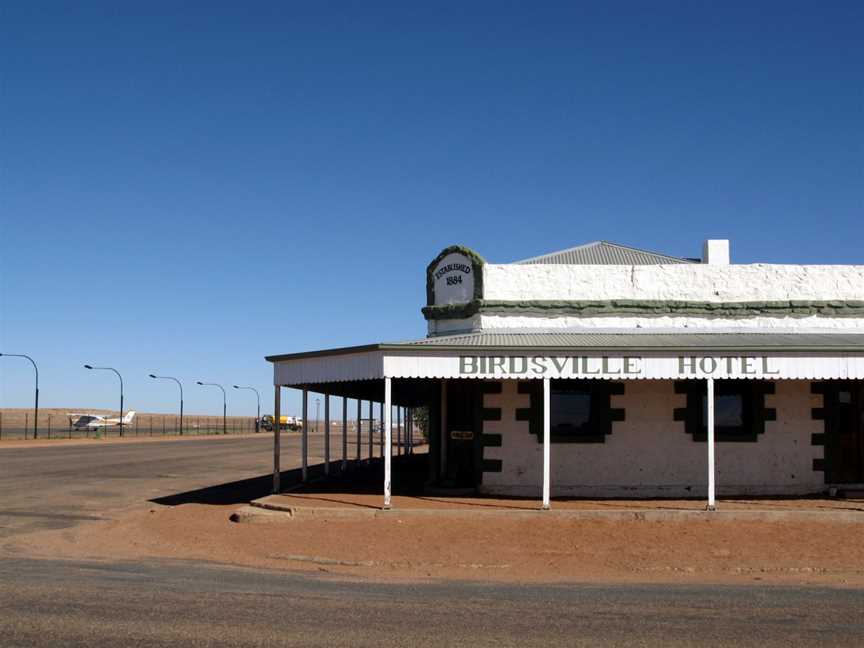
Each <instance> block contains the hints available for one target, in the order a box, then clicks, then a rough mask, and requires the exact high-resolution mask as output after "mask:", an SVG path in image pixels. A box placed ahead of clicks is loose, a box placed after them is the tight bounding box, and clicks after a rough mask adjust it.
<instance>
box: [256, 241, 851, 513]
mask: <svg viewBox="0 0 864 648" xmlns="http://www.w3.org/2000/svg"><path fill="white" fill-rule="evenodd" d="M426 293H427V306H426V307H425V308H424V309H423V314H424V316H425V317H426V320H427V322H428V333H429V335H428V337H427V338H425V339H422V340H415V341H409V342H399V343H392V344H386V343H382V344H373V345H369V346H362V347H352V348H344V349H332V350H324V351H315V352H309V353H295V354H289V355H280V356H271V357H268V360H270V361H271V362H273V363H274V384H275V385H277V400H276V402H277V407H278V402H279V393H280V390H279V387H278V386H286V387H295V388H300V389H304V390H308V391H315V392H321V393H327V394H331V395H336V396H345V397H349V398H359V399H362V400H369V401H375V402H380V403H385V404H386V405H385V406H384V407H383V410H384V416H385V424H384V429H385V431H389V430H390V421H389V420H387V419H386V417H388V416H389V412H390V407H389V405H398V406H403V407H408V408H412V407H418V406H428V407H429V408H430V420H431V427H432V433H431V437H430V466H429V479H430V483H431V484H434V485H436V486H438V487H443V488H448V487H452V488H470V489H475V488H476V489H477V490H478V491H480V492H483V493H493V494H504V495H521V496H537V497H540V498H542V501H543V504H544V506H548V505H549V499H550V496H553V497H554V496H593V497H615V496H618V497H621V496H624V497H656V496H669V497H680V496H705V497H708V499H709V506H713V504H714V495H715V491H716V492H717V493H720V494H729V495H733V494H734V495H743V494H758V495H793V494H808V493H816V492H821V491H824V490H825V489H826V488H828V487H830V486H838V487H841V488H843V487H847V488H848V487H849V485H850V484H853V485H860V484H862V483H864V266H850V265H831V266H829V265H775V264H733V263H731V262H730V253H729V243H728V241H707V242H706V243H705V245H704V251H703V256H702V258H701V259H683V258H675V257H670V256H667V255H663V254H656V253H653V252H647V251H644V250H637V249H633V248H629V247H625V246H621V245H616V244H612V243H607V242H598V243H591V244H588V245H583V246H579V247H575V248H571V249H567V250H563V251H560V252H555V253H552V254H547V255H544V256H540V257H535V258H531V259H526V260H524V261H520V262H516V263H508V264H492V263H487V262H485V261H484V259H483V258H481V257H480V256H479V255H478V254H477V253H475V252H474V251H472V250H469V249H467V248H463V247H459V246H454V247H450V248H447V249H446V250H444V251H442V252H441V254H439V255H438V256H437V257H436V258H435V259H434V260H433V261H432V263H431V264H429V266H428V268H427V285H426ZM304 402H305V398H304ZM304 418H305V414H304ZM385 445H388V444H387V443H386V441H385ZM370 451H371V449H370ZM384 454H385V483H384V485H383V490H384V493H385V505H388V504H389V491H390V479H389V475H390V457H389V454H390V453H384ZM277 490H278V484H277Z"/></svg>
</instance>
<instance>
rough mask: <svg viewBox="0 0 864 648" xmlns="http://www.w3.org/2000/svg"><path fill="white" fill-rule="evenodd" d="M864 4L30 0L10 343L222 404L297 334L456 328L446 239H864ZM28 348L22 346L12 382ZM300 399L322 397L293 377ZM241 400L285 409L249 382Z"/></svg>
mask: <svg viewBox="0 0 864 648" xmlns="http://www.w3.org/2000/svg"><path fill="white" fill-rule="evenodd" d="M862 33H864V5H862V3H860V2H847V3H844V2H824V3H821V2H820V3H816V2H808V3H796V2H776V3H770V2H723V3H719V2H695V1H690V2H651V3H649V2H594V3H592V2H581V3H574V2H562V3H553V2H524V3H518V2H510V3H504V2H488V3H481V2H452V3H448V2H426V3H404V2H393V3H375V2H362V3H361V2H345V3H340V2H302V3H301V2H272V3H269V2H249V3H237V2H230V3H213V2H208V3H194V2H189V3H176V2H147V3H113V2H112V3H109V2H105V3H90V2H74V3H72V2H69V3H60V2H57V3H41V2H6V3H3V7H2V9H0V43H2V44H0V51H2V56H0V73H2V87H0V93H2V94H0V128H2V131H0V173H2V176H0V179H2V185H0V187H2V195H0V218H2V230H0V255H2V256H0V290H2V293H0V299H2V301H0V309H2V311H0V316H2V320H0V351H5V352H24V353H29V354H31V355H33V356H34V357H35V358H36V359H37V361H38V362H39V363H40V368H41V372H42V376H41V377H42V400H43V403H44V405H46V406H55V407H72V406H74V407H112V406H114V404H115V401H116V380H115V379H114V378H113V376H111V375H110V374H107V373H104V374H98V373H93V372H86V371H85V370H84V369H83V368H82V365H83V364H84V363H94V364H111V365H113V366H115V367H117V368H118V369H120V370H121V372H123V373H124V376H125V377H126V382H127V404H128V405H130V406H132V407H134V408H138V409H140V410H155V411H171V409H172V408H173V407H175V401H176V397H175V391H174V389H173V388H172V386H171V385H170V384H158V383H155V382H154V381H151V380H149V379H148V378H147V374H148V373H149V372H150V371H157V372H164V373H168V374H172V375H176V376H178V377H180V378H181V379H183V380H184V381H186V383H187V385H188V387H187V396H186V406H187V411H189V412H196V413H217V412H219V411H220V410H221V398H220V397H219V395H218V393H217V392H215V391H208V390H203V389H201V388H198V387H195V386H194V384H193V383H194V381H195V380H196V379H203V380H207V381H216V382H224V383H225V384H231V383H234V382H239V383H246V384H251V385H254V386H257V387H259V388H261V389H262V390H263V391H264V400H265V404H266V405H265V410H269V409H270V404H271V401H272V390H271V389H269V385H270V381H271V373H270V367H269V365H268V364H267V363H266V362H265V361H264V359H263V357H264V356H265V355H266V354H272V353H285V352H291V351H300V350H309V349H316V348H322V347H328V346H335V345H338V346H341V345H350V344H358V343H368V342H372V341H378V340H393V339H404V338H413V337H418V336H422V335H424V334H425V323H424V321H423V318H422V316H421V314H420V307H421V306H422V305H423V301H424V297H425V295H424V274H423V272H424V267H425V265H426V263H427V262H428V261H429V260H431V258H433V257H434V256H435V254H436V253H437V252H438V251H439V250H440V249H441V248H443V247H445V246H446V245H449V244H452V243H462V244H466V245H469V246H471V247H474V248H475V249H476V250H478V251H479V252H480V253H481V254H482V255H484V256H485V257H486V258H487V259H488V260H490V261H493V262H506V261H511V260H514V259H518V258H522V257H527V256H532V255H536V254H541V253H544V252H548V251H552V250H555V249H559V248H562V247H569V246H571V245H576V244H579V243H583V242H587V241H591V240H595V239H609V240H614V241H619V242H622V243H627V244H632V245H636V246H641V247H646V248H649V249H655V250H658V251H662V252H667V253H670V254H677V255H683V256H698V255H699V253H700V245H701V241H702V240H703V239H705V238H707V237H728V238H731V239H732V245H733V258H734V260H735V261H738V262H755V261H766V262H806V263H864V252H862V251H861V247H860V246H861V236H860V232H861V222H862V211H864V190H862V186H864V183H862V181H864V172H862V170H864V164H862V163H864V128H862V126H864V65H862V61H864V39H862V38H861V34H862ZM31 374H32V372H31V371H30V369H29V366H28V365H26V364H24V363H23V362H20V363H19V362H17V361H15V360H14V359H2V360H0V405H2V406H6V407H14V406H27V405H29V403H30V399H31V390H32V384H31V380H32V378H31ZM288 402H289V409H291V410H292V412H293V411H294V410H296V406H297V398H296V396H294V395H292V396H291V397H290V398H289V401H288ZM229 412H230V413H236V414H249V413H254V398H252V395H251V394H249V393H238V392H236V391H235V392H234V393H229Z"/></svg>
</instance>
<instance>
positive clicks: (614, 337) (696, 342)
mask: <svg viewBox="0 0 864 648" xmlns="http://www.w3.org/2000/svg"><path fill="white" fill-rule="evenodd" d="M385 346H391V345H385ZM392 346H396V347H399V346H405V347H412V348H415V347H433V348H478V347H479V348H491V349H537V348H540V349H561V350H564V349H574V348H575V349H600V350H602V349H658V350H664V349H727V350H730V351H732V350H736V349H756V348H758V349H770V350H802V349H806V350H820V349H822V350H826V351H832V350H838V349H845V350H852V351H862V352H864V334H856V333H572V332H537V333H524V332H523V333H509V332H501V331H481V332H477V333H465V334H461V335H443V336H439V337H432V338H426V339H423V340H413V341H408V342H401V343H396V344H394V345H392Z"/></svg>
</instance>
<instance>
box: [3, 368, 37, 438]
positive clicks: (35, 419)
mask: <svg viewBox="0 0 864 648" xmlns="http://www.w3.org/2000/svg"><path fill="white" fill-rule="evenodd" d="M4 355H5V356H9V357H10V358H27V359H28V360H29V361H30V362H31V364H32V365H33V369H34V370H35V371H36V405H35V406H34V407H33V438H34V439H38V438H39V429H38V428H37V427H36V425H37V421H38V419H39V367H37V366H36V362H35V361H34V360H33V358H31V357H30V356H28V355H24V354H23V353H0V357H2V356H4ZM24 436H25V438H26V436H27V433H26V431H25V433H24Z"/></svg>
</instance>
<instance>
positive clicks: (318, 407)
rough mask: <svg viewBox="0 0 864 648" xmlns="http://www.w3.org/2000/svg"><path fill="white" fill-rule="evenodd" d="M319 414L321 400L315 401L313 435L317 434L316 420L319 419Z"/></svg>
mask: <svg viewBox="0 0 864 648" xmlns="http://www.w3.org/2000/svg"><path fill="white" fill-rule="evenodd" d="M320 412H321V399H320V398H316V399H315V434H318V419H319V418H321V417H320V416H319V413H320Z"/></svg>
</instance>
